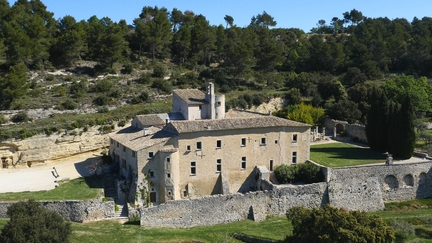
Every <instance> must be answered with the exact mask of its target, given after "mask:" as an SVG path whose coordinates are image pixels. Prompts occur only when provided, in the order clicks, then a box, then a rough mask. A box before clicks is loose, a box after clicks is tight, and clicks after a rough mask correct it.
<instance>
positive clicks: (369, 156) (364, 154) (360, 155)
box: [310, 147, 386, 160]
mask: <svg viewBox="0 0 432 243" xmlns="http://www.w3.org/2000/svg"><path fill="white" fill-rule="evenodd" d="M310 151H311V153H325V154H328V156H327V157H328V158H334V159H347V160H385V159H386V155H385V154H382V153H379V152H377V151H373V150H370V149H364V148H337V147H332V148H314V147H311V148H310Z"/></svg>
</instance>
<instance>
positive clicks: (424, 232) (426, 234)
mask: <svg viewBox="0 0 432 243" xmlns="http://www.w3.org/2000/svg"><path fill="white" fill-rule="evenodd" d="M415 234H416V236H417V237H420V238H423V239H432V230H428V229H423V228H419V229H415Z"/></svg>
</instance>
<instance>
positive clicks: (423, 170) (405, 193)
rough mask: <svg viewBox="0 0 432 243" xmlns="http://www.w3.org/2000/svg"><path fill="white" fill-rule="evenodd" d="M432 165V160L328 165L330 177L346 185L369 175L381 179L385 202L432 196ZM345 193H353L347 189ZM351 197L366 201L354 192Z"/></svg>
mask: <svg viewBox="0 0 432 243" xmlns="http://www.w3.org/2000/svg"><path fill="white" fill-rule="evenodd" d="M431 167H432V161H425V162H421V163H409V164H393V165H372V166H358V167H347V168H332V169H330V168H328V180H329V181H333V182H335V183H341V184H345V186H347V185H349V184H354V185H355V183H356V182H355V180H367V178H370V177H374V178H377V180H378V185H379V189H380V190H381V194H382V199H383V200H384V202H393V201H405V200H411V199H414V198H427V197H432V190H431V188H432V170H431ZM345 193H350V192H349V191H346V192H345ZM351 194H352V193H351ZM352 197H353V198H355V199H356V200H364V198H363V199H361V198H360V199H357V197H356V196H355V195H353V194H352ZM350 200H353V199H350ZM330 201H331V199H330Z"/></svg>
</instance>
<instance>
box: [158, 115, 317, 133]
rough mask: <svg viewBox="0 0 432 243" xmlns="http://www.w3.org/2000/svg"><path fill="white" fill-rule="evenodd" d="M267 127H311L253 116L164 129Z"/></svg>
mask: <svg viewBox="0 0 432 243" xmlns="http://www.w3.org/2000/svg"><path fill="white" fill-rule="evenodd" d="M266 127H303V128H309V127H310V125H308V124H304V123H300V122H296V121H291V120H287V119H283V118H279V117H275V116H253V117H243V118H234V119H220V120H192V121H187V120H186V121H172V122H171V123H169V124H167V125H166V126H165V127H164V130H166V131H168V132H170V133H176V134H179V133H190V132H200V131H209V130H212V131H222V130H235V129H248V128H266Z"/></svg>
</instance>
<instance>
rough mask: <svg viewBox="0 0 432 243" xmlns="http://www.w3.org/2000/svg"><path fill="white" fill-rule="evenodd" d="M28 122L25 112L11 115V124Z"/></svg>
mask: <svg viewBox="0 0 432 243" xmlns="http://www.w3.org/2000/svg"><path fill="white" fill-rule="evenodd" d="M28 120H29V117H28V115H27V113H26V112H25V111H21V112H19V113H17V114H15V115H13V116H12V118H11V121H12V122H27V121H28Z"/></svg>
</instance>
